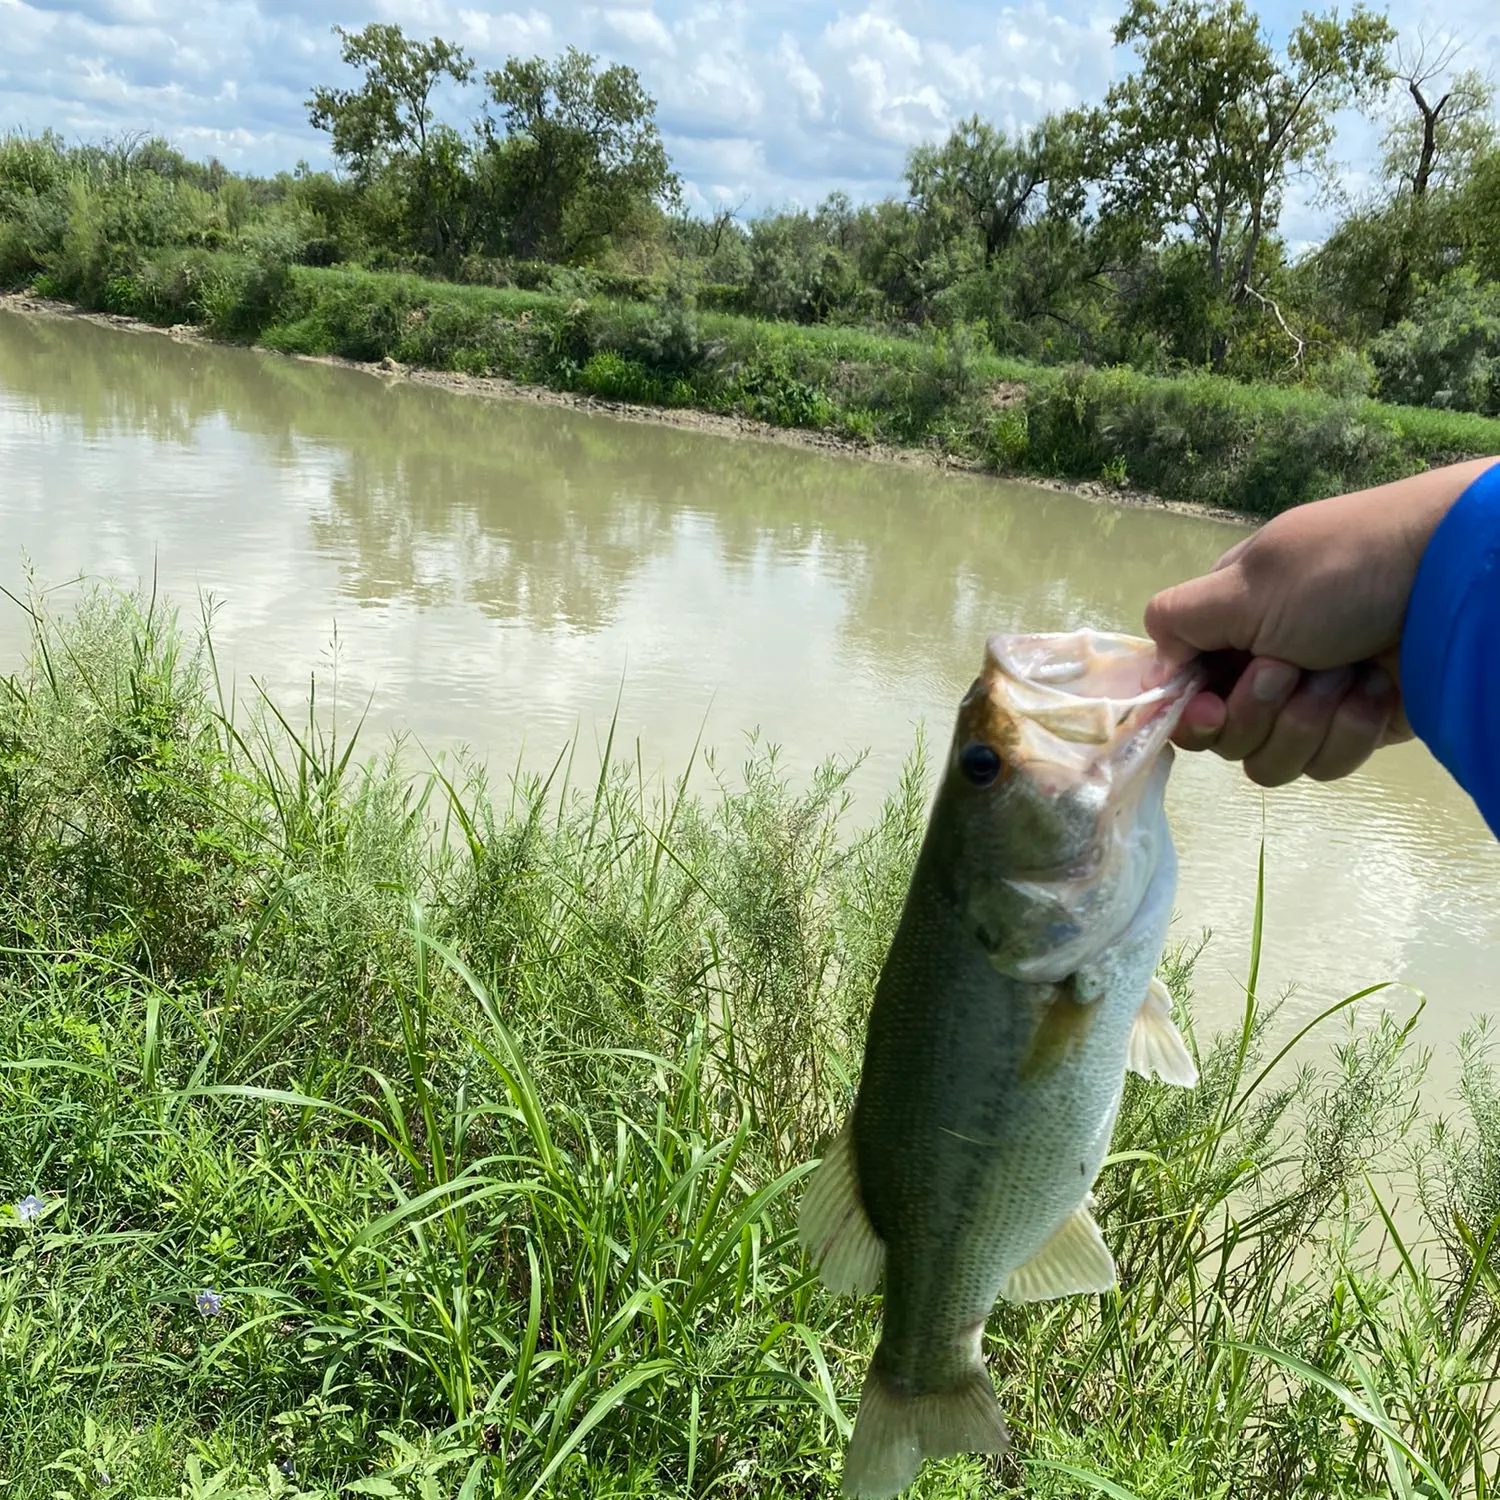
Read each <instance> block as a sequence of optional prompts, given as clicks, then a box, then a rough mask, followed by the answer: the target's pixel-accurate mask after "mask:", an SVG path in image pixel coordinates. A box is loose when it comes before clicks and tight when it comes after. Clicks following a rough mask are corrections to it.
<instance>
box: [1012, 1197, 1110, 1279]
mask: <svg viewBox="0 0 1500 1500" xmlns="http://www.w3.org/2000/svg"><path fill="white" fill-rule="evenodd" d="M1093 1206H1094V1199H1093V1195H1092V1194H1090V1195H1089V1196H1088V1197H1086V1198H1085V1199H1084V1200H1083V1202H1082V1203H1080V1204H1079V1205H1078V1207H1077V1208H1075V1209H1074V1210H1073V1212H1072V1213H1071V1214H1069V1215H1068V1217H1067V1218H1066V1219H1064V1220H1063V1222H1062V1225H1061V1227H1060V1228H1059V1229H1058V1230H1057V1231H1056V1233H1054V1234H1053V1236H1052V1238H1051V1239H1050V1240H1048V1241H1047V1243H1046V1244H1045V1245H1043V1246H1042V1248H1041V1249H1040V1250H1038V1251H1037V1253H1036V1254H1035V1255H1033V1256H1032V1257H1031V1259H1030V1260H1028V1261H1027V1262H1026V1264H1025V1265H1023V1266H1017V1267H1016V1269H1015V1270H1014V1271H1012V1272H1011V1273H1010V1275H1009V1276H1007V1277H1006V1278H1005V1285H1004V1286H1002V1287H1001V1288H1000V1295H1001V1296H1002V1297H1004V1298H1005V1300H1006V1301H1007V1302H1047V1301H1050V1300H1051V1299H1052V1298H1054V1297H1072V1296H1076V1295H1078V1294H1080V1293H1083V1292H1107V1291H1108V1290H1109V1289H1110V1288H1111V1287H1112V1286H1113V1285H1114V1284H1115V1258H1114V1256H1112V1255H1111V1254H1110V1253H1109V1246H1108V1245H1106V1244H1105V1243H1104V1236H1103V1235H1102V1234H1100V1233H1099V1226H1098V1225H1097V1224H1096V1223H1095V1222H1094V1215H1093V1213H1092V1211H1091V1210H1092V1209H1093Z"/></svg>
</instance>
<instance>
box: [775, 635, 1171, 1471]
mask: <svg viewBox="0 0 1500 1500" xmlns="http://www.w3.org/2000/svg"><path fill="white" fill-rule="evenodd" d="M1151 661H1152V646H1151V643H1150V642H1149V641H1144V640H1136V639H1134V638H1133V637H1130V636H1119V635H1104V634H1100V633H1097V632H1094V631H1088V630H1083V631H1075V632H1071V633H1068V634H1062V635H1029V636H996V637H994V638H993V639H992V640H991V641H990V642H989V644H988V648H987V650H986V656H985V663H984V670H983V673H982V675H981V676H980V677H979V679H978V680H977V681H976V682H975V683H974V685H973V687H972V688H971V689H970V690H969V692H968V694H967V695H966V696H965V697H964V699H963V702H962V703H961V704H960V706H959V711H958V722H957V726H956V728H955V730H954V735H953V742H952V746H951V748H950V751H949V755H948V759H947V763H946V768H945V770H944V774H943V777H942V781H941V784H940V786H939V789H938V793H937V797H936V800H935V801H934V804H933V808H932V814H931V817H930V820H929V822H928V825H927V831H926V835H925V837H924V839H923V842H922V847H921V852H920V853H919V855H918V857H917V863H916V868H915V871H914V873H913V875H912V880H911V886H910V889H909V890H908V891H907V895H906V902H905V905H904V907H903V909H902V913H901V919H900V922H899V924H898V925H897V929H896V934H895V937H894V938H893V940H892V942H891V948H890V952H889V953H888V955H887V957H886V961H885V965H884V968H883V969H882V971H881V974H880V979H879V982H878V984H877V985H876V989H875V999H874V1005H873V1008H872V1010H871V1014H870V1022H869V1031H868V1034H867V1037H866V1042H865V1055H864V1068H863V1072H862V1074H861V1077H860V1084H859V1091H858V1094H857V1096H856V1098H855V1101H854V1107H853V1110H852V1111H851V1113H850V1116H849V1119H848V1120H847V1121H846V1122H845V1124H844V1127H843V1129H842V1130H841V1131H840V1133H839V1135H838V1136H837V1137H836V1138H835V1140H834V1141H833V1142H832V1144H831V1145H830V1147H829V1148H828V1151H827V1153H826V1155H825V1156H824V1159H823V1162H822V1164H821V1166H820V1167H819V1168H818V1170H817V1173H816V1174H815V1176H814V1178H813V1181H812V1184H811V1186H810V1188H809V1189H808V1193H807V1196H806V1198H805V1200H804V1202H803V1206H802V1212H801V1220H800V1229H801V1238H802V1243H803V1245H804V1246H805V1247H806V1248H807V1250H808V1252H809V1254H810V1255H811V1256H812V1258H813V1261H814V1263H815V1264H816V1265H817V1267H818V1269H819V1272H820V1274H821V1276H822V1279H823V1280H824V1282H825V1283H826V1284H827V1285H828V1286H829V1287H830V1288H832V1289H833V1290H835V1291H840V1292H851V1293H859V1292H868V1291H871V1290H873V1289H874V1287H875V1286H876V1284H877V1283H878V1282H879V1280H880V1278H881V1276H882V1274H883V1275H884V1279H885V1301H884V1313H883V1321H882V1326H881V1337H880V1343H879V1346H878V1347H877V1348H876V1350H875V1355H874V1358H873V1359H872V1361H871V1364H870V1369H869V1372H868V1374H867V1376H866V1379H865V1385H864V1390H863V1392H862V1393H861V1396H860V1403H859V1413H858V1416H857V1418H856V1420H855V1425H854V1434H853V1437H852V1438H851V1439H850V1442H849V1450H848V1453H847V1454H846V1456H845V1461H844V1480H843V1488H844V1492H845V1493H846V1494H850V1495H862V1496H871V1497H874V1496H887V1495H894V1494H897V1493H899V1492H900V1491H901V1490H903V1489H905V1488H906V1486H907V1485H908V1484H910V1483H911V1481H912V1480H913V1479H915V1478H916V1475H917V1471H918V1470H919V1469H920V1467H921V1465H922V1463H923V1461H924V1460H925V1459H928V1458H938V1457H944V1456H947V1455H950V1454H954V1453H965V1452H973V1453H1000V1452H1003V1451H1004V1450H1005V1449H1006V1448H1007V1446H1008V1442H1009V1440H1008V1435H1007V1432H1006V1426H1005V1421H1004V1419H1003V1417H1002V1416H1001V1412H1000V1405H999V1402H998V1401H997V1399H996V1397H995V1391H994V1387H993V1385H992V1384H991V1382H990V1377H989V1374H988V1372H987V1370H986V1369H985V1364H984V1358H983V1337H984V1328H985V1323H986V1321H987V1319H988V1318H989V1315H990V1312H991V1310H992V1309H993V1307H994V1304H995V1299H996V1298H997V1297H1004V1298H1005V1299H1006V1300H1007V1301H1011V1302H1030V1301H1041V1300H1045V1299H1048V1298H1053V1297H1067V1296H1071V1295H1074V1294H1078V1293H1098V1292H1104V1291H1108V1290H1109V1289H1110V1288H1111V1287H1112V1286H1114V1284H1115V1266H1114V1260H1113V1258H1112V1257H1111V1255H1110V1252H1109V1249H1108V1247H1107V1246H1106V1245H1105V1243H1104V1239H1103V1237H1102V1235H1101V1234H1100V1232H1099V1228H1098V1225H1097V1224H1096V1223H1095V1222H1094V1218H1093V1214H1092V1211H1091V1210H1092V1205H1093V1199H1092V1196H1091V1191H1090V1190H1091V1188H1092V1186H1093V1183H1094V1179H1095V1177H1096V1176H1097V1175H1098V1172H1099V1169H1100V1167H1101V1166H1102V1165H1103V1162H1104V1158H1105V1155H1106V1153H1107V1151H1108V1149H1109V1144H1110V1136H1111V1134H1112V1132H1113V1129H1114V1124H1115V1117H1116V1115H1117V1113H1118V1111H1119V1107H1120V1099H1121V1096H1122V1094H1123V1092H1124V1087H1125V1074H1126V1072H1127V1070H1129V1071H1134V1072H1136V1073H1139V1074H1142V1075H1144V1076H1146V1077H1150V1076H1151V1075H1152V1074H1155V1075H1156V1076H1157V1077H1159V1078H1161V1079H1162V1080H1163V1081H1165V1082H1167V1083H1172V1084H1177V1085H1180V1086H1182V1087H1191V1086H1192V1085H1193V1084H1194V1083H1196V1082H1197V1070H1196V1068H1195V1066H1194V1063H1193V1059H1192V1057H1191V1055H1190V1054H1189V1052H1188V1049H1187V1047H1186V1045H1185V1044H1184V1042H1183V1040H1182V1037H1181V1036H1180V1035H1179V1033H1178V1031H1177V1029H1176V1027H1175V1026H1174V1025H1173V1023H1172V1016H1171V1002H1170V999H1169V997H1168V995H1167V991H1166V988H1165V986H1164V985H1162V983H1161V982H1160V980H1158V979H1157V978H1156V977H1155V975H1156V966H1157V964H1158V963H1159V962H1160V959H1161V953H1162V947H1163V944H1164V943H1165V941H1166V933H1167V925H1168V922H1169V920H1170V918H1171V911H1172V899H1173V894H1174V890H1175V887H1176V882H1177V861H1176V855H1175V852H1174V850H1173V848H1172V840H1171V835H1170V833H1169V831H1168V828H1167V820H1166V813H1165V809H1164V805H1163V802H1164V795H1165V791H1166V785H1167V777H1168V774H1169V772H1170V769H1171V759H1172V749H1171V746H1170V745H1169V744H1168V738H1169V736H1170V735H1171V733H1172V730H1173V728H1174V727H1175V725H1176V723H1177V720H1178V718H1179V716H1180V714H1181V712H1182V708H1183V706H1184V704H1185V702H1186V700H1187V699H1188V698H1189V697H1190V696H1191V693H1192V691H1193V689H1194V688H1195V687H1196V679H1195V677H1194V675H1193V674H1192V672H1191V671H1188V672H1184V673H1182V674H1180V675H1179V676H1178V677H1176V678H1174V679H1173V680H1172V681H1171V682H1169V683H1166V684H1164V685H1163V686H1160V687H1157V688H1153V689H1149V690H1147V689H1146V688H1145V685H1144V684H1145V681H1146V675H1147V669H1148V667H1149V665H1150V663H1151Z"/></svg>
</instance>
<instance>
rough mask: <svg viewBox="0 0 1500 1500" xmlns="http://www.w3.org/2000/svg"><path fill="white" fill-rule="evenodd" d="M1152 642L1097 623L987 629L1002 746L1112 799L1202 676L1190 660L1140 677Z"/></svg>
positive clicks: (992, 707) (1151, 759)
mask: <svg viewBox="0 0 1500 1500" xmlns="http://www.w3.org/2000/svg"><path fill="white" fill-rule="evenodd" d="M1155 659H1156V648H1155V646H1154V644H1153V643H1152V642H1151V641H1149V640H1145V639H1143V638H1141V637H1138V636H1130V635H1116V634H1111V633H1107V632H1104V631H1097V630H1071V631H1066V632H1059V633H1056V634H1040V635H996V636H992V637H991V638H990V640H989V642H988V644H987V647H986V652H985V665H984V674H983V677H982V678H981V683H982V685H983V690H984V692H985V695H986V696H987V697H988V699H989V704H988V707H989V711H990V713H991V714H993V715H995V716H996V717H997V718H1003V719H1004V720H1006V721H1008V729H1009V733H1008V734H1007V736H1006V738H1007V739H1008V741H1009V750H1010V753H1011V755H1012V756H1013V757H1014V759H1015V760H1016V761H1017V762H1019V763H1020V764H1022V765H1024V766H1025V767H1026V769H1027V770H1028V771H1030V772H1031V773H1032V774H1033V775H1035V774H1036V773H1038V772H1045V773H1046V779H1047V780H1048V781H1049V782H1054V783H1055V784H1057V789H1058V790H1062V789H1063V787H1064V786H1066V785H1068V784H1070V783H1076V782H1077V781H1080V780H1082V779H1084V778H1085V777H1088V778H1089V779H1091V780H1102V781H1103V782H1104V783H1105V784H1106V797H1107V798H1108V800H1111V801H1113V800H1114V799H1115V798H1116V797H1118V796H1119V795H1120V794H1122V793H1123V792H1124V791H1125V790H1126V789H1127V788H1129V787H1131V786H1133V785H1134V783H1135V782H1136V781H1137V779H1138V778H1139V776H1140V774H1141V773H1142V772H1144V771H1145V770H1147V769H1149V767H1150V766H1151V765H1152V764H1154V763H1155V761H1156V759H1157V757H1158V755H1159V754H1160V752H1161V751H1162V749H1163V748H1164V747H1165V745H1166V743H1167V740H1168V739H1169V738H1170V737H1171V734H1172V731H1173V730H1174V729H1175V728H1176V727H1177V722H1178V720H1179V719H1180V718H1181V717H1182V710H1183V709H1184V708H1185V707H1186V705H1187V702H1188V699H1189V698H1191V697H1192V695H1193V693H1194V692H1195V691H1197V689H1198V687H1199V686H1200V685H1201V683H1202V673H1201V672H1200V671H1199V670H1198V669H1197V668H1196V667H1195V666H1191V665H1190V666H1188V667H1185V668H1183V669H1182V670H1181V671H1179V672H1178V673H1177V674H1176V675H1175V676H1174V677H1172V678H1171V680H1170V681H1168V682H1165V683H1162V684H1161V685H1160V686H1157V687H1150V688H1148V687H1147V686H1146V680H1147V673H1148V672H1149V670H1150V668H1151V666H1152V664H1153V662H1154V661H1155Z"/></svg>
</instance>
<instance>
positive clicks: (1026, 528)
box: [0, 317, 1226, 668]
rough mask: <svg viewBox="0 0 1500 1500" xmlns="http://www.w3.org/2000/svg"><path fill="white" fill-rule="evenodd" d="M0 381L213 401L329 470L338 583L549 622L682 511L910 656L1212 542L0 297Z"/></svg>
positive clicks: (1037, 498) (1141, 585) (577, 615)
mask: <svg viewBox="0 0 1500 1500" xmlns="http://www.w3.org/2000/svg"><path fill="white" fill-rule="evenodd" d="M0 385H4V386H5V387H7V388H8V389H9V390H11V391H12V392H13V393H14V394H15V396H16V397H17V398H18V399H19V400H20V401H21V403H22V404H23V405H24V404H26V403H30V404H32V405H34V406H35V407H36V408H37V409H39V410H41V411H44V412H51V413H58V414H62V415H65V416H68V417H71V418H73V419H75V420H77V421H78V422H79V423H80V426H81V427H82V428H83V430H84V432H85V433H87V434H89V435H91V436H92V435H95V434H99V433H105V432H108V431H110V430H114V431H121V430H123V431H135V432H144V433H146V434H148V435H149V436H151V437H152V438H154V439H157V440H159V441H162V442H169V443H177V444H191V443H192V442H193V441H194V436H195V430H196V429H198V428H199V427H201V426H202V424H204V423H205V422H207V421H209V420H215V419H217V420H222V421H225V422H227V423H228V424H230V425H231V426H232V427H233V428H234V429H235V430H237V431H239V432H243V433H247V434H250V435H252V436H255V437H257V438H259V439H260V440H261V443H262V445H263V452H264V453H265V455H266V458H267V460H268V462H270V463H272V464H273V465H274V466H276V467H297V468H299V469H300V470H301V472H303V473H314V472H317V471H319V470H326V471H330V472H331V473H332V476H333V477H332V478H331V480H330V481H329V483H328V489H327V494H326V499H325V500H324V501H322V502H321V503H317V502H315V512H314V522H313V529H314V538H315V541H316V544H317V545H318V546H319V547H321V548H323V549H326V550H328V551H329V552H331V553H332V554H333V555H334V556H336V557H337V558H338V559H339V560H340V562H341V564H342V566H343V568H344V570H345V577H346V587H347V588H348V590H349V592H350V593H351V594H352V595H353V596H354V597H356V598H358V599H361V600H365V601H370V602H375V601H389V600H393V599H408V600H410V601H411V602H413V603H415V604H418V605H421V606H425V605H431V604H434V603H438V602H452V601H455V600H468V601H471V602H473V603H474V604H476V605H478V606H479V607H480V608H481V609H483V610H485V611H486V612H488V613H491V614H493V615H495V616H497V617H500V618H504V619H518V620H525V621H528V622H531V623H533V624H536V625H539V626H545V627H551V626H553V625H555V624H558V623H568V624H572V625H576V626H583V627H589V628H592V627H596V626H598V625H600V624H603V623H605V622H606V621H608V620H609V619H610V618H611V616H612V614H613V613H614V611H615V610H616V609H617V607H618V603H619V600H620V598H621V596H622V593H623V592H624V591H625V590H626V589H627V588H628V587H629V586H630V584H631V582H632V581H633V580H635V579H637V578H639V577H640V575H641V572H642V571H643V570H644V569H645V568H646V567H648V566H649V565H650V564H651V562H652V561H653V560H656V559H659V558H662V557H663V556H665V555H667V554H669V553H670V552H671V551H672V550H673V549H674V548H675V547H676V546H677V545H678V544H679V539H680V538H681V536H682V535H683V532H684V529H685V526H688V525H694V526H696V527H697V528H698V529H700V530H701V531H705V532H706V533H707V534H708V536H709V538H711V542H710V545H709V548H708V549H707V550H710V551H712V552H715V553H716V554H717V558H718V565H719V566H720V567H722V568H723V569H724V570H725V571H726V572H727V574H728V575H729V578H730V580H731V581H733V580H734V579H735V578H736V577H739V578H741V579H744V578H747V577H748V576H749V575H750V574H751V573H752V572H753V571H754V570H756V569H757V568H762V567H764V566H766V565H767V564H770V565H782V566H785V565H801V566H808V567H812V568H814V569H816V571H817V573H818V575H819V576H820V577H822V578H826V579H827V581H828V582H829V583H830V584H831V585H837V586H838V587H839V588H840V590H841V592H842V594H843V596H844V597H845V598H846V599H847V600H848V605H849V612H848V615H847V617H846V620H845V623H844V629H845V630H846V632H847V634H848V636H849V638H850V644H851V645H853V646H855V647H856V648H857V649H858V650H859V651H860V653H861V654H865V655H873V656H875V657H876V658H877V659H879V660H881V661H883V662H886V663H888V664H889V665H890V666H892V667H894V668H901V667H903V666H916V665H918V663H919V662H926V661H927V660H929V659H930V658H929V655H928V653H929V652H930V649H931V640H932V637H933V635H934V632H936V633H937V634H939V635H944V634H950V633H951V635H952V637H953V638H954V639H955V640H956V641H957V640H969V639H971V638H972V639H974V640H976V641H977V640H979V639H982V637H983V635H984V634H986V633H987V632H989V631H991V630H995V629H1017V628H1059V627H1062V626H1065V625H1070V624H1073V623H1075V622H1077V621H1078V620H1081V619H1089V620H1093V621H1096V622H1098V623H1101V624H1117V625H1123V626H1127V627H1130V628H1134V627H1135V626H1137V625H1138V623H1139V615H1140V608H1141V604H1142V603H1143V601H1144V600H1145V598H1146V597H1148V596H1149V594H1150V592H1151V591H1152V590H1153V589H1154V588H1156V587H1158V586H1160V585H1161V584H1162V583H1163V582H1165V581H1168V580H1169V578H1170V576H1171V575H1172V574H1173V573H1178V574H1185V573H1187V572H1190V571H1192V570H1194V569H1196V568H1200V567H1202V566H1204V565H1205V564H1206V563H1207V562H1209V561H1211V560H1212V558H1213V557H1215V556H1216V555H1217V554H1218V552H1219V551H1220V550H1222V548H1223V546H1224V545H1225V544H1226V536H1225V533H1224V531H1223V530H1222V529H1220V528H1217V527H1213V526H1205V525H1202V524H1199V523H1195V522H1193V521H1190V520H1186V519H1184V518H1182V517H1180V516H1177V515H1174V514H1170V513H1165V512H1147V511H1137V512H1125V511H1120V510H1118V509H1114V508H1111V507H1108V506H1104V505H1097V504H1091V503H1088V502H1085V501H1080V500H1077V499H1075V498H1073V497H1071V496H1066V495H1054V494H1049V493H1047V492H1045V491H1039V490H1036V489H1028V488H1025V487H1024V486H1020V485H1009V484H1002V483H997V482H996V481H994V480H990V479H978V478H972V477H955V476H951V475H942V474H938V473H935V472H933V471H930V470H926V469H922V468H918V467H915V466H906V465H888V466H883V465H876V464H869V463H861V462H859V461H857V460H852V459H847V458H839V457H830V456H826V455H818V454H809V453H806V452H803V451H798V450H795V449H792V448H789V447H785V446H780V445H777V444H773V443H758V442H745V441H734V440H728V439H724V438H721V437H717V436H714V435H710V434H705V433H700V432H692V431H684V430H680V429H674V428H669V427H656V426H651V425H648V424H642V423H633V422H625V421H618V420H613V419H610V418H601V417H599V416H597V415H592V414H586V413H579V412H570V411H565V410H558V409H556V408H551V407H547V406H543V405H533V404H530V403H527V402H524V401H511V402H496V401H490V400H485V399H482V398H476V397H471V396H460V395H455V394H453V393H452V392H449V391H443V390H435V389H432V388H430V387H425V386H421V385H415V384H412V383H408V382H400V381H397V382H387V381H382V380H379V379H377V378H374V377H372V376H370V375H367V374H364V373H361V372H357V371H351V370H344V369H339V368H334V367H329V366H323V365H317V364H311V363H307V362H302V361H296V360H287V359H278V358H275V357H272V356H266V355H261V354H257V353H254V352H251V351H247V350H235V349H224V348H218V347H208V346H197V345H183V344H177V343H174V342H172V341H171V340H168V339H165V338H161V337H159V336H155V335H148V334H139V335H124V334H121V333H120V332H118V331H115V330H112V329H108V328H101V327H97V326H93V325H90V324H87V323H84V322H81V321H78V320H73V319H35V320H33V319H29V318H21V317H4V318H0ZM312 453H317V454H318V455H320V457H321V463H320V464H319V465H313V464H310V463H308V462H307V460H308V458H309V455H310V454H312Z"/></svg>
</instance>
